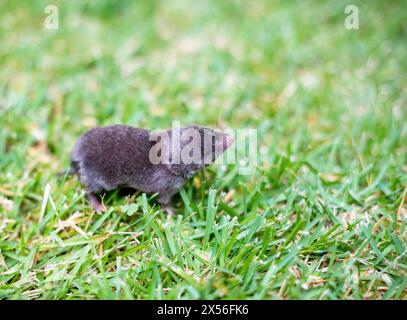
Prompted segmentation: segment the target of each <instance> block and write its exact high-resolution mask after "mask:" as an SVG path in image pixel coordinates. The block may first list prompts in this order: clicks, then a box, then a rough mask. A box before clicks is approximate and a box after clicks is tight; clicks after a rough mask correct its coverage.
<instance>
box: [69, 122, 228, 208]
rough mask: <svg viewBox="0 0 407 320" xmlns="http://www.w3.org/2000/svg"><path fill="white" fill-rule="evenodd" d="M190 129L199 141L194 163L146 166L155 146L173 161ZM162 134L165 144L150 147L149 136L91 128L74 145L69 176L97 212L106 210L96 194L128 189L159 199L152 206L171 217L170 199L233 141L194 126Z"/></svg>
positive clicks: (118, 128) (117, 128)
mask: <svg viewBox="0 0 407 320" xmlns="http://www.w3.org/2000/svg"><path fill="white" fill-rule="evenodd" d="M191 129H192V130H195V132H197V133H198V138H199V139H200V140H199V142H200V144H199V146H200V148H201V152H198V154H199V161H194V162H193V163H188V162H187V163H185V162H184V161H182V157H180V158H181V159H180V161H178V162H176V161H169V162H166V163H156V162H154V161H151V155H150V151H151V149H152V148H153V146H155V145H156V144H157V143H158V142H159V141H160V142H161V143H162V146H164V148H163V150H165V151H162V152H168V155H169V159H170V160H172V158H175V157H173V155H174V150H175V152H176V151H177V150H179V151H181V150H182V148H183V147H185V146H186V145H188V144H190V142H191V140H192V139H193V138H192V137H190V136H188V135H185V134H183V133H184V132H185V130H191ZM164 132H165V133H166V134H167V136H168V137H169V139H168V140H160V139H156V141H154V139H152V138H151V137H152V136H153V135H152V134H151V133H152V132H151V131H150V130H146V129H141V128H134V127H131V126H126V125H113V126H108V127H103V128H100V127H97V128H93V129H91V130H89V131H87V132H86V133H85V134H84V135H82V136H81V137H80V138H79V139H78V141H77V142H76V144H75V146H74V148H73V150H72V153H71V169H70V173H72V174H77V175H78V176H79V179H80V181H81V183H82V184H83V185H84V186H85V189H86V192H87V195H88V198H89V201H90V203H91V205H92V206H93V208H94V209H95V210H96V211H104V210H105V207H104V206H103V205H102V204H101V203H100V202H99V200H98V199H97V198H96V196H95V194H98V193H100V192H102V191H109V190H113V189H116V188H120V187H129V188H133V189H136V190H139V191H142V192H146V193H148V194H158V196H157V202H158V203H159V204H161V205H162V206H163V209H164V210H166V211H167V212H169V213H172V212H173V210H172V207H171V198H172V196H173V195H174V194H176V193H177V192H178V191H179V190H180V189H181V187H182V186H183V185H184V183H185V181H186V180H187V179H189V178H191V177H192V176H193V175H194V174H195V173H196V172H197V171H198V170H200V169H203V168H204V167H205V166H206V165H208V164H210V163H211V162H213V161H214V160H215V158H216V157H218V156H219V155H220V154H221V153H223V152H224V151H225V150H226V149H227V148H229V147H230V146H231V145H232V143H233V136H232V135H227V134H225V133H222V132H220V131H218V130H213V129H210V128H206V127H202V126H197V125H191V126H187V127H183V128H179V129H178V130H166V131H164ZM188 132H189V131H188ZM176 137H178V138H179V140H178V141H179V144H175V145H176V148H178V149H174V147H173V146H174V145H173V142H174V141H175V138H176ZM195 137H196V136H195ZM205 139H209V140H205ZM196 140H198V139H196ZM204 141H210V144H209V148H207V147H204V146H208V144H205V143H204Z"/></svg>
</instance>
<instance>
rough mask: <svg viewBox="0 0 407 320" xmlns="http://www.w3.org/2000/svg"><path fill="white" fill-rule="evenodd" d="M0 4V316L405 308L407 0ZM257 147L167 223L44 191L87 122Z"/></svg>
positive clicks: (188, 197)
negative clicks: (149, 308)
mask: <svg viewBox="0 0 407 320" xmlns="http://www.w3.org/2000/svg"><path fill="white" fill-rule="evenodd" d="M54 3H55V4H56V5H58V7H59V15H60V16H59V18H60V21H59V23H60V26H59V29H58V30H47V29H45V28H44V26H43V22H44V18H45V16H46V15H45V14H44V8H45V6H46V5H48V2H47V1H30V2H29V3H28V2H27V3H25V4H24V5H22V4H20V3H19V2H16V1H11V0H10V1H4V0H2V1H1V2H0V4H1V7H2V9H3V10H1V13H0V15H1V17H0V23H1V28H0V92H1V94H0V298H1V299H163V298H165V299H200V298H206V299H405V298H406V297H407V290H406V288H407V277H406V268H407V259H406V237H407V232H406V227H407V200H406V197H407V196H406V185H407V145H406V141H407V140H406V138H407V128H406V123H407V105H406V104H407V99H406V98H407V95H406V93H407V77H406V75H407V51H406V50H407V42H406V41H405V39H406V33H407V29H406V24H405V21H406V18H407V13H406V10H405V8H406V4H407V3H406V1H398V2H391V3H390V2H383V1H369V2H368V3H367V2H366V1H358V0H355V1H352V4H355V5H357V6H358V7H359V15H360V29H359V30H347V29H345V28H344V19H345V17H346V15H345V14H344V8H345V5H347V4H348V3H346V2H342V1H310V2H308V1H307V2H304V1H266V0H264V1H255V2H253V1H208V2H206V1H201V2H194V3H193V4H192V2H188V1H139V2H134V1H63V2H62V1H54ZM173 119H176V120H180V121H181V122H182V124H190V123H200V124H205V125H208V126H213V127H221V128H226V127H230V128H255V129H257V131H258V145H259V146H258V150H259V156H258V166H257V168H256V172H255V174H253V175H250V176H242V175H238V172H237V167H236V166H234V165H228V166H227V167H226V168H223V167H217V166H211V167H209V168H208V169H207V170H205V172H203V173H201V174H199V175H197V176H196V177H195V178H194V179H192V180H191V181H189V182H188V183H187V184H186V186H185V188H184V189H183V190H182V191H181V192H180V194H179V195H178V196H177V197H176V198H175V199H174V203H175V207H176V212H177V214H176V215H175V216H173V217H168V216H167V215H166V214H165V213H163V212H162V210H161V209H160V208H159V207H158V206H157V204H155V202H154V201H153V200H152V199H151V196H149V195H145V194H139V195H130V196H123V195H121V194H120V193H118V192H114V193H112V194H108V195H107V196H106V197H105V203H106V204H107V205H108V207H109V210H108V211H107V212H106V213H104V214H101V215H98V214H96V213H94V212H93V211H92V209H91V208H90V206H89V204H88V202H87V200H86V197H85V195H84V192H83V188H82V187H81V185H80V184H79V182H78V180H77V179H75V178H69V179H68V178H58V177H57V172H59V171H61V170H63V169H64V168H67V167H68V165H69V153H70V150H71V148H72V146H73V144H74V142H75V140H76V139H77V138H78V137H79V136H80V135H81V134H82V133H84V132H85V131H86V130H87V129H89V128H91V127H93V126H96V125H109V124H114V123H125V124H130V125H133V126H139V127H148V128H166V127H170V126H171V121H172V120H173Z"/></svg>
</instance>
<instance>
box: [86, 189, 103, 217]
mask: <svg viewBox="0 0 407 320" xmlns="http://www.w3.org/2000/svg"><path fill="white" fill-rule="evenodd" d="M86 194H87V196H88V199H89V202H90V204H91V205H92V207H93V209H94V210H95V211H96V212H99V213H100V212H105V211H106V208H105V206H104V205H103V204H102V203H101V202H100V201H99V200H98V199H97V198H96V196H95V195H94V194H93V193H92V192H90V191H86Z"/></svg>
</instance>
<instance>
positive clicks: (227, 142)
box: [223, 134, 235, 150]
mask: <svg viewBox="0 0 407 320" xmlns="http://www.w3.org/2000/svg"><path fill="white" fill-rule="evenodd" d="M234 141H235V138H234V137H233V136H232V135H230V134H225V135H224V136H223V149H224V150H225V149H227V148H229V147H230V146H231V145H232V144H233V142H234Z"/></svg>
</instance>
